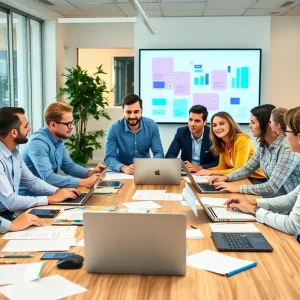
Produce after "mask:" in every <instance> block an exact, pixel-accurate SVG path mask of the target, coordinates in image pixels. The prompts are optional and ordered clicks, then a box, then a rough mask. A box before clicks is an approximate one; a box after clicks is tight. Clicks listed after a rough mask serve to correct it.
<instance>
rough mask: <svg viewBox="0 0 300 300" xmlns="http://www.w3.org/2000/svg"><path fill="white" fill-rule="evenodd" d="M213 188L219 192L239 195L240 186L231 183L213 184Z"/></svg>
mask: <svg viewBox="0 0 300 300" xmlns="http://www.w3.org/2000/svg"><path fill="white" fill-rule="evenodd" d="M213 186H214V187H215V188H216V189H217V190H220V191H221V192H229V193H240V185H239V184H237V183H236V182H235V183H231V182H223V181H222V182H215V183H213Z"/></svg>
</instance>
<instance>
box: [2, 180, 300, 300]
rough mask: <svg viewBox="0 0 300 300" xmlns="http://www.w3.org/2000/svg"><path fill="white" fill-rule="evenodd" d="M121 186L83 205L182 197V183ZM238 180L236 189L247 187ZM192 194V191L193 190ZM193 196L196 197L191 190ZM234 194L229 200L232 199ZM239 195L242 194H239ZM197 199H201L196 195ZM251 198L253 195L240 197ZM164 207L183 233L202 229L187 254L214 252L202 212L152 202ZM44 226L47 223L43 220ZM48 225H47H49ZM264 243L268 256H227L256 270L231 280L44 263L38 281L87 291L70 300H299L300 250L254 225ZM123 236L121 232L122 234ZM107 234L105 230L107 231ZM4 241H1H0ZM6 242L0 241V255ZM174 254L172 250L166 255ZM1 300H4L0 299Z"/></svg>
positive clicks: (197, 273) (191, 271) (199, 273)
mask: <svg viewBox="0 0 300 300" xmlns="http://www.w3.org/2000/svg"><path fill="white" fill-rule="evenodd" d="M123 182H124V184H123V186H122V187H121V189H120V190H119V192H118V193H116V194H110V195H107V196H105V195H93V196H92V197H91V198H90V199H89V200H88V202H86V203H85V205H92V206H94V205H97V206H99V205H104V206H109V205H118V209H120V208H121V207H124V206H123V205H122V203H124V202H130V201H132V196H133V195H134V193H135V191H136V190H137V189H149V190H151V189H157V190H159V189H165V190H166V192H168V193H181V192H182V189H183V187H184V184H185V181H184V180H182V181H181V185H174V186H162V185H155V186H150V185H135V184H134V182H133V180H124V181H123ZM245 182H246V180H241V181H240V182H239V183H245ZM192 188H193V187H192ZM193 190H194V192H195V193H197V191H196V190H195V189H194V188H193ZM233 195H236V194H231V195H230V196H233ZM239 195H240V194H239ZM198 196H199V197H200V196H201V195H200V194H198ZM205 196H213V197H228V196H229V194H214V195H212V194H211V195H209V194H206V195H205ZM243 197H246V198H251V197H254V196H252V195H243ZM155 202H156V203H158V204H160V205H162V206H163V207H162V208H161V209H158V210H157V213H170V214H172V213H182V214H185V215H186V216H187V229H188V228H190V226H191V225H193V226H196V227H197V228H199V229H201V231H202V232H203V234H204V238H202V239H198V240H187V241H186V246H187V249H188V253H189V254H194V253H197V252H200V251H203V250H207V249H211V250H214V251H217V250H216V247H215V245H214V243H213V240H212V238H211V230H210V227H209V224H208V223H211V221H210V219H209V218H208V216H207V215H206V214H205V212H204V211H203V209H202V207H200V206H199V207H198V217H196V216H195V215H194V213H193V212H192V210H191V209H190V208H189V207H186V206H183V205H182V204H181V203H180V201H155ZM45 220H46V219H45ZM51 221H52V219H47V221H46V222H49V224H50V223H51ZM255 225H256V226H257V227H258V228H259V230H260V231H261V232H262V234H263V235H264V236H265V238H266V239H267V240H268V242H269V243H270V244H271V245H272V247H273V249H274V250H273V252H271V253H258V252H226V254H228V255H231V256H233V257H237V258H241V259H246V260H251V261H256V262H257V266H256V267H254V268H251V269H249V270H246V271H244V272H241V273H238V274H236V275H233V276H231V277H226V276H222V275H218V274H215V273H211V272H207V271H204V270H199V269H195V268H192V267H187V272H186V276H149V275H120V274H91V273H87V272H86V269H85V266H83V267H82V268H81V269H78V270H61V269H58V268H57V267H56V261H51V260H47V261H45V267H44V269H43V271H42V274H41V276H42V277H46V276H50V275H54V274H59V275H61V276H63V277H65V278H67V279H68V280H70V281H72V282H74V283H76V284H79V285H81V286H83V287H85V288H86V289H87V292H85V293H82V294H78V295H75V296H72V297H69V298H68V299H128V300H135V299H136V300H142V299H154V300H160V299H163V300H165V299H172V300H174V299H188V300H192V299H208V300H214V299H218V300H219V299H226V300H227V299H234V300H236V299H243V300H244V299H264V300H266V299H272V300H273V299H289V300H291V299H295V300H296V299H300V245H299V244H298V243H297V241H296V240H295V239H294V237H292V236H290V235H288V234H285V233H282V232H279V231H277V230H274V229H272V228H270V227H268V226H266V225H263V224H260V223H257V222H255ZM121 230H122V229H121ZM107 232H108V234H109V228H107ZM0 237H2V235H1V236H0ZM76 238H77V240H80V239H82V238H83V228H82V227H78V229H77V232H76ZM6 242H7V241H5V240H2V239H1V240H0V249H2V248H3V247H4V245H5V244H6ZM70 251H72V252H76V253H78V254H80V255H83V256H84V247H71V249H70ZM170 251H172V249H170ZM32 254H33V257H32V258H30V259H28V258H27V259H18V263H30V262H38V261H40V257H41V253H39V252H34V253H32ZM0 299H4V297H3V295H0Z"/></svg>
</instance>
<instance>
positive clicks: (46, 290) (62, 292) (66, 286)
mask: <svg viewBox="0 0 300 300" xmlns="http://www.w3.org/2000/svg"><path fill="white" fill-rule="evenodd" d="M86 291H87V289H85V288H84V287H82V286H80V285H78V284H75V283H73V282H71V281H69V280H67V279H66V278H64V277H62V276H60V275H53V276H49V277H44V278H41V279H39V280H36V281H34V282H28V283H18V284H13V285H8V286H5V287H1V288H0V293H2V294H3V295H4V296H6V297H7V298H9V299H14V300H19V299H20V300H24V299H30V300H40V299H43V300H54V299H61V298H65V297H69V296H72V295H77V294H80V293H84V292H86Z"/></svg>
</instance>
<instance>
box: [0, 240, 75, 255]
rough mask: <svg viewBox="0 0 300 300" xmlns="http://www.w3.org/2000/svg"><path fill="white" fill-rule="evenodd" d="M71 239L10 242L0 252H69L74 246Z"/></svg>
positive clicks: (73, 241)
mask: <svg viewBox="0 0 300 300" xmlns="http://www.w3.org/2000/svg"><path fill="white" fill-rule="evenodd" d="M75 242H76V240H75V239H74V238H73V239H48V240H38V239H36V240H10V241H9V242H8V243H7V244H6V246H5V247H4V248H3V249H2V252H40V251H41V252H45V251H69V249H70V247H71V246H72V245H73V244H75Z"/></svg>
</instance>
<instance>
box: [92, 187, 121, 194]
mask: <svg viewBox="0 0 300 300" xmlns="http://www.w3.org/2000/svg"><path fill="white" fill-rule="evenodd" d="M118 191H119V189H115V188H112V187H104V188H97V189H95V190H94V193H93V194H99V195H108V194H116V193H117V192H118Z"/></svg>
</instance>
